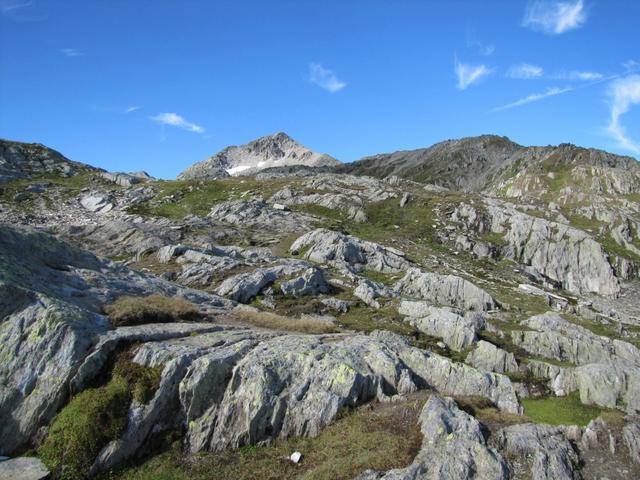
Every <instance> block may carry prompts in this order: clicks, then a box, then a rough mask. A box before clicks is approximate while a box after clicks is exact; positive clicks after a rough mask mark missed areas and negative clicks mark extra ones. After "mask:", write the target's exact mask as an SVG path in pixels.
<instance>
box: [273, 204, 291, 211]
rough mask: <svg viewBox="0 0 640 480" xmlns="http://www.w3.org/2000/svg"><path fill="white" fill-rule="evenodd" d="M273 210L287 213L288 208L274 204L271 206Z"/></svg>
mask: <svg viewBox="0 0 640 480" xmlns="http://www.w3.org/2000/svg"><path fill="white" fill-rule="evenodd" d="M273 208H274V209H275V210H282V211H283V212H288V211H289V207H288V206H286V205H283V204H281V203H274V204H273Z"/></svg>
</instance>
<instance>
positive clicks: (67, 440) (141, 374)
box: [38, 349, 162, 480]
mask: <svg viewBox="0 0 640 480" xmlns="http://www.w3.org/2000/svg"><path fill="white" fill-rule="evenodd" d="M132 356H133V349H130V350H127V351H122V352H119V353H118V354H117V355H116V356H115V358H114V359H113V360H112V361H113V369H112V371H111V375H110V379H109V380H108V382H107V383H106V384H105V385H103V386H99V387H96V388H90V389H87V390H85V391H83V392H81V393H79V394H78V395H76V396H74V397H73V398H72V399H71V401H70V402H69V403H68V404H67V405H66V406H65V407H64V408H63V409H62V410H61V411H60V413H58V415H57V416H56V417H55V418H54V420H53V422H52V423H51V427H50V428H49V432H48V435H47V438H46V439H45V441H44V443H43V444H42V446H41V447H40V448H39V449H38V455H39V456H40V458H41V459H42V461H43V462H44V463H45V464H46V465H47V466H48V467H49V469H50V470H51V471H52V472H53V474H54V476H55V477H56V478H60V479H62V480H72V479H73V480H75V479H78V478H84V477H85V476H86V474H87V473H88V471H89V468H90V467H91V465H92V464H93V461H94V460H95V457H96V456H97V455H98V453H99V452H100V450H102V448H103V447H105V446H106V445H107V444H108V443H109V442H110V441H112V440H116V439H117V438H119V436H120V434H121V433H122V431H123V430H124V429H125V427H126V425H127V413H128V410H129V405H130V403H131V400H132V399H133V400H136V401H137V402H139V403H148V402H149V401H150V400H151V399H152V398H153V395H154V394H155V392H156V390H157V389H158V386H159V385H160V378H161V375H162V368H161V367H156V368H148V367H143V366H142V365H139V364H137V363H134V362H132V361H131V357H132ZM110 364H111V363H110Z"/></svg>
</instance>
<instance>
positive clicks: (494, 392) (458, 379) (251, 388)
mask: <svg viewBox="0 0 640 480" xmlns="http://www.w3.org/2000/svg"><path fill="white" fill-rule="evenodd" d="M134 360H135V361H136V362H138V363H140V364H142V365H145V366H154V367H157V366H163V374H162V380H161V384H160V387H159V389H158V391H157V393H156V395H155V397H154V398H153V399H152V400H151V402H150V403H149V404H148V405H147V406H143V407H140V406H137V405H135V404H134V405H132V406H131V411H130V415H129V418H132V419H134V422H133V423H132V424H130V426H129V427H128V428H127V430H126V431H125V432H124V434H123V436H122V438H121V439H120V440H117V441H115V442H112V443H111V444H109V445H108V446H107V447H105V449H104V450H103V451H102V453H101V454H100V455H99V456H98V459H97V460H96V463H95V464H94V471H99V470H104V469H107V468H110V467H112V466H113V465H115V464H116V463H118V462H121V461H123V460H124V459H126V458H128V457H130V456H131V455H133V454H135V452H136V451H137V449H138V448H139V447H140V446H141V445H142V443H143V442H144V441H145V439H146V438H147V436H148V435H149V434H150V432H152V431H153V430H154V428H155V429H161V428H171V427H175V426H177V425H182V426H183V427H184V428H186V431H187V432H186V442H187V448H188V449H189V450H191V451H193V452H196V451H202V450H211V451H219V450H223V449H225V448H228V447H239V446H243V445H249V444H256V443H260V442H264V441H267V440H269V439H272V438H276V437H282V438H286V437H289V436H315V435H318V434H319V433H320V431H321V430H322V428H323V427H325V426H326V425H327V424H328V423H329V422H330V421H331V420H332V419H333V418H334V417H335V415H336V414H337V413H338V411H339V410H340V409H341V408H342V407H347V406H348V407H354V406H357V405H361V404H363V403H365V402H367V401H369V400H372V399H379V400H384V399H386V398H387V397H388V396H392V395H396V394H402V393H409V392H413V391H415V390H416V389H418V388H425V387H430V388H433V389H435V390H436V391H441V392H443V393H445V394H450V395H467V394H470V392H473V394H474V395H480V396H485V397H486V398H489V399H490V400H492V401H493V402H495V403H496V404H497V405H498V406H499V407H500V408H502V409H504V410H506V411H509V412H513V413H516V412H518V411H519V409H520V407H519V405H518V402H517V399H516V396H515V392H514V390H513V386H512V385H511V383H510V381H509V379H508V378H506V377H503V376H501V375H493V374H482V373H480V372H478V371H476V370H474V369H473V368H471V367H467V366H464V365H460V364H455V363H453V362H452V361H451V360H449V359H446V358H444V357H440V356H438V355H434V354H430V353H427V352H424V351H422V350H419V349H417V348H413V347H411V346H409V344H408V343H407V341H406V340H405V339H403V338H402V337H400V336H398V335H395V334H392V333H389V332H373V333H372V334H371V335H347V336H344V335H343V336H325V337H322V336H312V335H283V334H274V333H266V332H255V331H251V330H247V329H233V328H224V329H221V330H219V331H214V332H211V333H203V334H200V335H198V336H185V337H183V338H179V339H173V340H164V341H156V342H147V343H145V344H143V345H142V346H141V347H140V348H139V350H138V351H137V354H136V356H135V358H134ZM434 408H435V407H434ZM425 415H426V414H425ZM459 415H463V416H464V419H461V420H460V423H461V424H464V422H471V423H473V422H475V424H474V425H476V427H477V422H476V421H475V420H472V419H471V417H469V416H468V415H466V414H463V413H462V412H460V413H459ZM443 422H445V423H446V421H444V420H443ZM424 425H425V427H424V428H427V429H430V431H431V430H433V434H434V435H436V434H437V435H439V438H441V439H442V440H443V442H444V443H446V442H445V438H446V436H443V435H442V434H441V433H437V429H435V430H434V429H433V422H432V421H431V419H428V420H425V422H424ZM464 428H465V429H468V430H471V429H472V426H469V427H468V428H467V427H464ZM460 429H461V430H462V429H463V427H460ZM474 432H475V431H474ZM476 433H478V434H479V430H478V432H476ZM430 435H431V434H430ZM472 435H473V440H474V442H477V438H478V435H476V434H470V435H469V436H472ZM480 438H481V436H480ZM444 443H443V445H444ZM470 447H471V453H470V455H475V453H474V451H475V449H476V447H475V446H473V445H471V446H470ZM478 450H482V449H480V448H478ZM485 450H486V448H485ZM447 451H449V450H447ZM479 454H480V455H483V452H482V451H481V452H480V453H479ZM489 457H491V456H490V455H489ZM443 458H444V455H443ZM487 461H489V460H487ZM443 468H444V467H443ZM492 468H493V467H492Z"/></svg>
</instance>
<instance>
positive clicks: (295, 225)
mask: <svg viewBox="0 0 640 480" xmlns="http://www.w3.org/2000/svg"><path fill="white" fill-rule="evenodd" d="M209 217H210V218H211V219H213V220H216V221H219V222H225V223H230V224H232V225H239V226H243V227H256V228H265V229H267V230H269V231H273V230H277V231H279V232H283V231H284V232H300V231H304V230H308V229H309V228H310V227H309V224H310V223H309V221H308V219H307V218H306V217H305V216H304V215H301V214H298V213H295V212H288V211H283V210H280V209H276V208H273V206H272V205H268V204H266V203H264V202H260V201H255V200H251V201H240V200H237V201H229V202H222V203H219V204H217V205H215V206H214V207H213V208H212V209H211V212H210V213H209Z"/></svg>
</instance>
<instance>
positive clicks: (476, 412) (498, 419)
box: [455, 396, 532, 428]
mask: <svg viewBox="0 0 640 480" xmlns="http://www.w3.org/2000/svg"><path fill="white" fill-rule="evenodd" d="M455 400H456V403H457V404H458V407H459V408H460V409H461V410H464V411H465V412H467V413H468V414H469V415H473V416H474V417H475V418H477V419H478V421H480V422H482V423H484V424H485V425H488V426H489V427H498V428H500V427H504V426H507V425H516V424H519V423H528V422H531V421H532V420H531V418H529V417H527V416H525V415H517V414H515V413H508V412H502V411H500V410H499V409H498V408H497V407H496V406H495V405H494V403H493V402H492V401H491V400H489V399H488V398H485V397H477V396H465V397H455Z"/></svg>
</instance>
